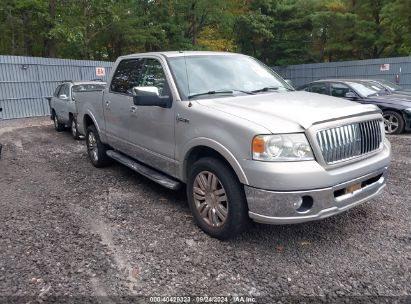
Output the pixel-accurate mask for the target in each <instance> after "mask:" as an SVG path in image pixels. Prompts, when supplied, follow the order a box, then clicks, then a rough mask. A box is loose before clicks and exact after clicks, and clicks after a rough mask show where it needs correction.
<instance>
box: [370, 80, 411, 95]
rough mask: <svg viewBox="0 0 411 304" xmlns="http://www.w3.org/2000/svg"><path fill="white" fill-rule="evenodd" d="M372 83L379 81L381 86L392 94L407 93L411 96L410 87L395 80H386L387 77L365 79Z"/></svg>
mask: <svg viewBox="0 0 411 304" xmlns="http://www.w3.org/2000/svg"><path fill="white" fill-rule="evenodd" d="M364 80H366V81H369V82H371V83H377V84H379V85H380V86H383V87H384V88H385V89H386V90H387V91H388V92H389V93H391V94H399V95H407V96H411V90H410V89H404V88H403V87H401V86H399V85H397V84H395V83H394V82H391V81H388V80H385V79H364Z"/></svg>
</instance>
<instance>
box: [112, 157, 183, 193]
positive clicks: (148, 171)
mask: <svg viewBox="0 0 411 304" xmlns="http://www.w3.org/2000/svg"><path fill="white" fill-rule="evenodd" d="M106 154H107V155H108V156H109V157H111V158H112V159H115V160H116V161H118V162H119V163H121V164H123V165H125V166H127V167H129V168H130V169H131V170H133V171H136V172H137V173H139V174H141V175H144V176H145V177H147V178H149V179H151V180H152V181H155V182H156V183H159V184H160V185H162V186H164V187H166V188H168V189H172V190H177V189H179V188H180V187H181V186H182V183H181V182H179V181H178V180H175V179H174V178H172V177H169V176H167V175H165V174H163V173H161V172H159V171H157V170H155V169H152V168H150V167H148V166H146V165H143V164H142V163H140V162H137V161H135V160H134V159H132V158H130V157H128V156H126V155H124V154H122V153H120V152H117V151H114V150H108V151H107V152H106Z"/></svg>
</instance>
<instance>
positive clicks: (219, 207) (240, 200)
mask: <svg viewBox="0 0 411 304" xmlns="http://www.w3.org/2000/svg"><path fill="white" fill-rule="evenodd" d="M187 198H188V203H189V206H190V210H191V212H192V213H193V216H194V219H195V222H196V224H197V225H198V226H199V227H200V228H201V229H202V230H204V231H205V232H206V233H207V234H209V235H211V236H212V237H215V238H218V239H228V238H231V237H233V236H235V235H237V234H239V233H241V232H243V231H244V230H245V229H246V228H247V227H248V224H249V222H250V219H249V217H248V209H247V202H246V198H245V194H244V189H243V186H242V185H241V183H240V182H239V181H238V178H237V176H236V175H235V173H234V172H233V171H232V170H231V168H230V167H228V166H227V165H226V164H225V163H224V162H222V161H220V160H218V159H215V158H209V157H207V158H202V159H200V160H198V161H196V162H195V163H194V165H193V166H192V168H191V170H190V172H189V174H188V180H187Z"/></svg>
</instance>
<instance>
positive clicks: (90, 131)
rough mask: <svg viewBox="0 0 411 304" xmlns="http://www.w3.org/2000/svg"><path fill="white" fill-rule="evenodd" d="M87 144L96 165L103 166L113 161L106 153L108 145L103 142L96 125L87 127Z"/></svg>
mask: <svg viewBox="0 0 411 304" xmlns="http://www.w3.org/2000/svg"><path fill="white" fill-rule="evenodd" d="M86 144H87V153H88V156H89V158H90V161H91V163H92V164H93V166H94V167H96V168H102V167H106V166H108V165H109V164H110V163H111V159H110V158H109V157H108V156H107V154H106V151H107V147H106V145H104V144H103V143H102V142H101V140H100V136H99V135H98V132H97V129H96V127H95V126H94V125H91V126H89V127H88V128H87V132H86Z"/></svg>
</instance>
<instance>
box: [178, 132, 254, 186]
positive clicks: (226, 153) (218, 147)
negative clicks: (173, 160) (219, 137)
mask: <svg viewBox="0 0 411 304" xmlns="http://www.w3.org/2000/svg"><path fill="white" fill-rule="evenodd" d="M199 146H205V147H208V148H211V149H213V150H215V151H217V152H218V153H219V154H220V155H221V156H223V157H224V158H225V160H226V161H227V162H228V163H229V164H230V165H231V167H232V168H233V170H234V172H235V173H236V175H237V177H238V179H239V180H240V182H241V183H242V184H245V185H247V184H248V180H247V176H246V175H245V173H244V170H243V169H242V167H241V165H240V163H239V162H238V161H237V159H236V158H235V157H234V155H233V154H232V153H231V152H230V150H228V149H227V148H226V147H225V146H224V145H223V144H221V143H219V142H217V141H215V140H213V139H211V138H207V137H198V138H194V139H192V140H190V141H188V142H187V143H186V144H185V145H184V147H183V149H181V155H180V158H179V159H184V162H183V165H182V166H180V172H179V176H180V177H181V179H182V180H183V181H184V182H186V181H187V176H186V166H187V161H188V155H189V154H190V151H191V150H193V149H194V148H196V147H199Z"/></svg>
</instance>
